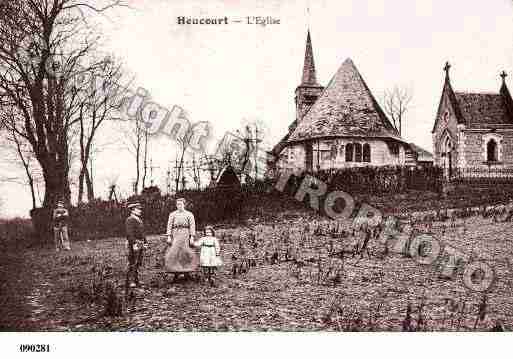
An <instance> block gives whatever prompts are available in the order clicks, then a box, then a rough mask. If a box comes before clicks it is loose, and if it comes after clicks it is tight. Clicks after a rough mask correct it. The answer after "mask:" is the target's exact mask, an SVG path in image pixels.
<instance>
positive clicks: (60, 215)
mask: <svg viewBox="0 0 513 359" xmlns="http://www.w3.org/2000/svg"><path fill="white" fill-rule="evenodd" d="M68 220H69V213H68V210H67V209H66V208H65V207H64V202H63V201H58V202H57V207H56V208H55V209H54V210H53V236H54V237H53V238H54V243H55V250H56V251H57V252H58V251H60V250H61V249H65V250H68V251H69V250H71V245H70V241H69V236H68Z"/></svg>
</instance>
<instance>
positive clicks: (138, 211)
mask: <svg viewBox="0 0 513 359" xmlns="http://www.w3.org/2000/svg"><path fill="white" fill-rule="evenodd" d="M128 209H129V211H130V215H129V216H128V218H127V219H126V222H125V226H126V237H127V241H128V272H127V276H126V281H127V285H128V286H129V287H130V288H135V287H138V286H140V285H141V283H140V282H139V267H140V266H141V264H142V259H143V254H144V249H145V248H147V246H148V243H147V241H146V236H145V235H144V225H143V221H142V218H141V215H142V207H141V204H140V203H138V202H132V203H130V204H129V205H128Z"/></svg>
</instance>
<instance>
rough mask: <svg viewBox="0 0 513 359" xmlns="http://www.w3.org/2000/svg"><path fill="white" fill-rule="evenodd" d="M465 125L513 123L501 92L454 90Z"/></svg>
mask: <svg viewBox="0 0 513 359" xmlns="http://www.w3.org/2000/svg"><path fill="white" fill-rule="evenodd" d="M454 94H455V96H456V101H457V103H458V106H459V108H460V111H461V114H462V116H463V121H464V123H465V125H466V126H467V127H478V126H480V125H483V124H513V121H511V118H510V115H509V113H508V109H507V107H506V103H505V100H504V97H503V96H502V95H501V94H489V93H466V92H455V93H454Z"/></svg>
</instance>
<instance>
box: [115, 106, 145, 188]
mask: <svg viewBox="0 0 513 359" xmlns="http://www.w3.org/2000/svg"><path fill="white" fill-rule="evenodd" d="M120 131H121V134H122V135H123V137H122V139H121V140H122V142H123V143H124V147H125V148H126V150H128V152H129V153H130V154H131V155H133V156H134V159H135V180H134V194H138V193H139V183H140V181H141V171H144V169H142V168H141V161H143V164H144V158H143V156H144V139H145V136H146V137H147V132H148V131H147V130H146V125H145V123H144V122H143V121H142V120H141V118H140V116H139V115H138V117H137V119H136V120H134V121H129V122H123V123H121V126H120Z"/></svg>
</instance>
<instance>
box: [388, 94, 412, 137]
mask: <svg viewBox="0 0 513 359" xmlns="http://www.w3.org/2000/svg"><path fill="white" fill-rule="evenodd" d="M412 97H413V94H412V90H411V89H409V88H406V87H400V86H397V85H396V86H394V87H393V89H391V90H385V92H384V94H383V105H384V107H383V108H384V110H385V112H386V114H387V115H388V116H389V117H390V119H391V120H392V124H393V125H394V127H395V128H396V130H397V132H399V135H401V134H402V124H403V120H404V114H405V113H406V111H408V109H409V106H410V102H411V100H412Z"/></svg>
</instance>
